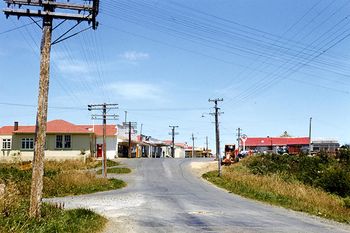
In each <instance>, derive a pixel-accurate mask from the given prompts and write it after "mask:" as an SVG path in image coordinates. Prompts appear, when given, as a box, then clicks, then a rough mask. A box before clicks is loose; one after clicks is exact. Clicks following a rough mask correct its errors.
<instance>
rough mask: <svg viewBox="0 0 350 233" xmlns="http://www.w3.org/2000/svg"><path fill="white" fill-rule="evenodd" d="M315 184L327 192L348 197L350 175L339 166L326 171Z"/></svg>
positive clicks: (349, 193) (349, 192)
mask: <svg viewBox="0 0 350 233" xmlns="http://www.w3.org/2000/svg"><path fill="white" fill-rule="evenodd" d="M317 182H318V184H317V185H318V186H320V187H322V188H323V189H324V190H326V191H327V192H330V193H334V194H337V195H339V196H341V197H345V196H350V175H349V174H348V173H347V172H346V171H345V170H344V169H342V168H341V167H340V166H336V167H330V168H329V169H327V170H326V171H325V172H324V174H323V175H322V177H321V178H320V179H319V180H318V181H317Z"/></svg>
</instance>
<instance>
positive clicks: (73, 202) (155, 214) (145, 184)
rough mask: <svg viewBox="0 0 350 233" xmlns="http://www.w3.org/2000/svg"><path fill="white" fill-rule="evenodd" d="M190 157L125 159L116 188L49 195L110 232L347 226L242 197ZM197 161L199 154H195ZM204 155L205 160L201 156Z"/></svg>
mask: <svg viewBox="0 0 350 233" xmlns="http://www.w3.org/2000/svg"><path fill="white" fill-rule="evenodd" d="M191 161H199V160H196V159H195V160H191V159H130V160H127V159H126V160H122V163H124V164H126V165H127V166H128V167H130V168H132V169H133V172H132V173H131V174H128V175H119V176H117V177H118V178H121V179H123V180H125V181H126V182H128V187H126V188H124V189H121V190H113V191H107V192H100V193H95V194H89V195H81V196H74V197H64V198H54V199H50V200H49V201H52V202H61V203H62V202H63V203H65V207H66V208H77V207H84V208H89V209H92V210H94V211H96V212H97V213H100V214H102V215H104V216H106V217H107V218H108V219H109V220H110V223H109V225H108V227H107V229H106V231H105V232H106V233H112V232H128V233H131V232H142V233H143V232H181V233H184V232H317V233H323V232H324V233H326V232H327V233H328V232H333V233H336V232H350V227H349V226H348V225H345V224H339V223H335V222H332V221H328V220H323V219H321V218H317V217H311V216H308V215H306V214H303V213H299V212H295V211H290V210H286V209H283V208H279V207H273V206H270V205H266V204H262V203H259V202H256V201H251V200H247V199H245V198H242V197H239V196H237V195H233V194H230V193H228V192H226V191H224V190H221V189H218V188H216V187H214V186H213V185H211V184H209V183H207V182H206V181H203V180H202V179H201V178H199V177H197V176H195V175H194V174H193V172H192V171H191V167H190V166H189V165H190V163H191ZM201 161H203V160H201ZM204 161H209V160H204Z"/></svg>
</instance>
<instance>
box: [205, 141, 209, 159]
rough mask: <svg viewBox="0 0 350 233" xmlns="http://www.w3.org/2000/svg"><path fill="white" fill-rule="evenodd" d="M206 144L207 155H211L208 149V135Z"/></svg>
mask: <svg viewBox="0 0 350 233" xmlns="http://www.w3.org/2000/svg"><path fill="white" fill-rule="evenodd" d="M205 145H206V148H205V150H206V151H207V157H209V151H208V136H206V137H205Z"/></svg>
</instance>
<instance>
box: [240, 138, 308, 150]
mask: <svg viewBox="0 0 350 233" xmlns="http://www.w3.org/2000/svg"><path fill="white" fill-rule="evenodd" d="M309 143H310V140H309V138H308V137H248V138H247V140H246V142H245V147H246V150H251V151H256V152H260V153H262V152H269V153H276V152H277V150H278V149H279V148H280V147H287V148H288V151H289V153H290V154H297V153H300V152H301V151H303V150H307V149H308V147H309Z"/></svg>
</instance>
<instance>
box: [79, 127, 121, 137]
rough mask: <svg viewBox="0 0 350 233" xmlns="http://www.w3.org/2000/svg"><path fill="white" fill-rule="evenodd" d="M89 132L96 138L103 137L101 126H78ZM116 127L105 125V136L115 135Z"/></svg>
mask: <svg viewBox="0 0 350 233" xmlns="http://www.w3.org/2000/svg"><path fill="white" fill-rule="evenodd" d="M79 126H82V127H84V128H85V129H87V130H89V131H90V132H93V133H95V135H96V136H97V137H102V136H103V125H79ZM117 132H118V131H117V126H116V125H106V136H107V137H112V136H115V135H117Z"/></svg>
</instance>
